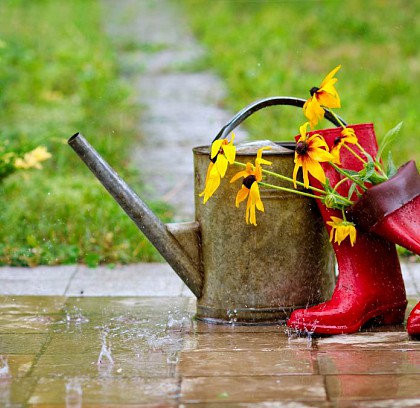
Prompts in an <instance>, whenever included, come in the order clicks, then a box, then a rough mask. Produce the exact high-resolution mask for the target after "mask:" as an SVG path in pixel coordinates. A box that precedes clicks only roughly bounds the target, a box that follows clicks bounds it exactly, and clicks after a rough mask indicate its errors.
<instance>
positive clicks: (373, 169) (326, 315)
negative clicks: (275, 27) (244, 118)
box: [200, 66, 420, 335]
mask: <svg viewBox="0 0 420 408" xmlns="http://www.w3.org/2000/svg"><path fill="white" fill-rule="evenodd" d="M340 67H341V66H338V67H336V68H335V69H333V70H332V71H331V72H330V73H329V74H328V75H327V76H326V77H325V79H324V80H323V81H322V83H321V85H320V86H319V87H313V88H312V89H311V90H310V98H309V99H308V100H306V101H305V103H304V104H303V112H304V115H305V117H306V118H307V121H306V122H305V123H304V124H303V125H301V126H300V129H299V130H300V134H299V135H298V136H297V137H296V145H295V159H294V163H295V166H294V171H293V175H292V177H287V176H285V175H283V174H278V173H275V172H273V171H271V170H270V165H271V162H270V161H268V160H266V159H264V157H263V156H264V151H266V150H269V149H271V147H270V146H265V147H262V148H260V149H259V150H258V153H257V156H256V158H255V161H254V163H250V162H248V163H246V164H245V163H240V162H238V161H236V160H235V155H236V147H235V145H234V134H233V133H232V135H231V139H230V140H228V139H227V138H220V136H221V134H219V135H218V136H217V137H216V138H215V140H214V141H213V143H212V146H211V153H210V164H209V167H208V170H207V176H206V182H205V188H204V190H203V191H202V192H201V194H200V196H201V197H203V202H204V203H206V202H207V201H208V200H209V199H210V198H211V196H212V195H213V194H214V193H215V192H216V190H217V188H218V187H219V185H220V183H221V180H222V179H223V178H224V177H225V175H226V171H227V168H228V166H230V165H235V166H238V168H239V171H238V172H237V173H236V175H234V176H233V178H231V180H230V182H231V183H237V182H238V181H239V180H241V181H242V182H241V185H240V188H239V191H238V193H237V195H236V203H235V205H236V207H240V205H241V203H242V202H244V201H246V206H245V222H246V223H249V224H252V225H254V226H257V210H258V211H261V212H264V203H263V201H262V200H261V195H260V190H259V187H260V186H263V187H264V188H265V189H274V190H276V189H278V190H282V191H288V192H293V193H295V194H300V195H306V196H309V197H313V198H315V199H316V200H317V203H318V207H319V209H320V211H321V214H322V217H323V220H324V223H325V226H326V228H327V231H328V233H329V236H330V241H331V242H332V245H333V249H334V252H335V255H336V259H337V263H338V271H339V275H338V280H337V283H336V287H335V289H334V293H333V295H332V298H331V299H330V300H328V301H326V302H324V303H321V304H319V305H316V306H314V307H311V308H308V309H298V310H295V311H294V312H293V313H292V314H291V316H290V318H289V320H288V326H289V327H291V328H293V329H296V330H298V331H309V332H315V333H320V334H339V333H352V332H355V331H358V330H360V328H361V327H362V326H363V325H365V324H366V323H367V322H369V321H371V320H373V319H374V320H376V321H377V322H379V323H382V324H399V323H402V322H403V321H404V314H405V309H406V305H407V300H406V294H405V289H404V282H403V280H402V276H401V268H400V265H399V260H398V256H397V252H396V249H395V245H394V244H399V245H402V246H404V247H406V248H408V249H409V250H411V251H413V252H415V253H417V254H420V176H419V173H418V171H417V168H416V165H415V163H414V162H409V163H407V164H406V165H404V166H402V167H401V168H400V169H399V170H397V169H396V167H395V165H394V164H393V162H392V158H391V156H389V159H388V165H387V167H386V168H385V167H384V165H383V162H382V154H383V152H384V150H385V149H386V148H387V147H388V146H389V144H390V143H391V142H392V141H393V140H394V139H395V138H396V136H397V134H398V131H399V130H400V128H401V124H398V125H397V126H396V127H394V128H393V129H392V130H390V131H389V132H388V133H387V134H386V135H385V136H384V137H383V139H382V143H381V146H380V147H378V144H377V141H376V136H375V133H374V128H373V124H371V123H368V124H356V125H347V124H346V123H345V122H344V121H343V120H342V119H341V118H340V117H339V116H338V115H336V114H335V112H334V111H333V109H336V108H340V107H341V101H340V98H339V95H338V93H337V90H336V88H335V84H336V82H337V78H335V75H336V73H337V72H338V70H339V69H340ZM324 116H325V117H328V118H329V119H330V120H331V118H332V119H333V120H332V121H333V122H334V123H336V124H337V125H338V126H337V127H336V128H332V129H323V130H313V129H314V128H315V127H316V126H317V125H318V123H319V121H320V120H321V119H322V118H324ZM309 128H310V129H312V130H309ZM268 175H269V176H270V179H271V180H273V177H274V178H277V179H278V180H281V181H282V183H283V184H282V185H281V186H280V185H274V184H272V183H270V184H268V183H267V182H266V181H265V177H266V176H268ZM300 175H301V176H302V177H301V178H299V176H300ZM285 181H286V182H288V183H290V187H284V182H285ZM407 329H408V332H409V333H410V334H411V335H419V334H420V303H419V304H418V305H417V306H416V308H415V309H414V310H413V312H412V313H411V315H410V318H409V320H408V327H407Z"/></svg>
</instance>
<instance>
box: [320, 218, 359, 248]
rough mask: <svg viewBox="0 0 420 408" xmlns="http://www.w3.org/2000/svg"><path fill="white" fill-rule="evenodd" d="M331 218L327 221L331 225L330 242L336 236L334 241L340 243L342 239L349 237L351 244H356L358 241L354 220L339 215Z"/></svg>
mask: <svg viewBox="0 0 420 408" xmlns="http://www.w3.org/2000/svg"><path fill="white" fill-rule="evenodd" d="M331 220H332V221H327V224H328V225H329V226H330V227H331V232H330V242H332V240H333V238H334V242H337V243H338V245H340V244H341V242H342V241H344V240H345V239H346V238H347V237H349V238H350V243H351V246H354V244H355V242H356V226H355V225H354V224H353V223H352V222H349V221H345V220H342V219H341V218H338V217H331Z"/></svg>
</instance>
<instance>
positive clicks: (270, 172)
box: [234, 161, 326, 195]
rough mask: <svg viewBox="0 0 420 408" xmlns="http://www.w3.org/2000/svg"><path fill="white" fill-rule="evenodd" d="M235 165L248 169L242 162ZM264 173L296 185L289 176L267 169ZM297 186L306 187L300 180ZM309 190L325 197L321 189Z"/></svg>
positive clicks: (313, 188) (263, 170) (312, 188)
mask: <svg viewBox="0 0 420 408" xmlns="http://www.w3.org/2000/svg"><path fill="white" fill-rule="evenodd" d="M234 164H237V165H239V166H242V167H246V164H245V163H240V162H237V161H235V162H234ZM262 172H263V173H264V174H268V175H270V176H273V177H277V178H278V179H280V180H284V181H288V182H289V183H294V180H293V179H291V178H290V177H287V176H283V175H282V174H278V173H274V172H272V171H269V170H265V169H262ZM296 184H297V185H298V186H301V187H304V188H305V185H304V184H303V183H302V182H300V181H298V180H296ZM309 188H310V189H311V190H313V191H316V192H317V193H320V194H324V195H325V194H326V193H325V191H324V190H321V189H319V188H316V187H312V186H309Z"/></svg>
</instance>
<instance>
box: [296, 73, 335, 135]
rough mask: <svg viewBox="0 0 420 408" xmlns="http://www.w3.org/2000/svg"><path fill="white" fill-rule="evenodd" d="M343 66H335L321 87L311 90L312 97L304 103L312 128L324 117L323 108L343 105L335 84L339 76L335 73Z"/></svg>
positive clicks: (305, 112)
mask: <svg viewBox="0 0 420 408" xmlns="http://www.w3.org/2000/svg"><path fill="white" fill-rule="evenodd" d="M340 68H341V65H339V66H337V67H335V68H334V69H333V70H332V71H331V72H330V73H329V74H328V75H327V76H326V77H325V78H324V80H323V81H322V83H321V85H320V87H319V88H318V87H316V86H314V87H313V88H312V89H311V90H310V91H309V92H310V94H311V97H310V98H309V99H308V100H307V101H306V102H305V104H304V105H303V112H304V114H305V116H306V117H307V118H308V120H309V123H310V125H311V128H314V127H315V126H316V124H317V123H318V121H319V120H320V119H322V118H323V117H324V114H325V110H324V109H323V108H339V107H340V106H341V103H340V97H339V96H338V93H337V90H336V89H335V87H334V84H335V83H336V82H337V78H334V75H335V74H336V73H337V71H338V70H339V69H340Z"/></svg>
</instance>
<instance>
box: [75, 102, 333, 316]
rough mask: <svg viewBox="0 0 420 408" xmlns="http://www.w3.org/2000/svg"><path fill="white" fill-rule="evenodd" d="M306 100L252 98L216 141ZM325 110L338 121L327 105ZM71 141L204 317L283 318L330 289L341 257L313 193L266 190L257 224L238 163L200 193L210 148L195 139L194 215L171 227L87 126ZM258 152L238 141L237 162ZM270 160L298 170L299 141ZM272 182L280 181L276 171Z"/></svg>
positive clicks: (279, 146) (288, 171) (285, 170)
mask: <svg viewBox="0 0 420 408" xmlns="http://www.w3.org/2000/svg"><path fill="white" fill-rule="evenodd" d="M304 102H305V100H303V99H298V98H290V97H273V98H267V99H263V100H261V101H258V102H256V103H253V104H251V105H249V106H247V107H246V108H244V109H243V110H242V111H240V112H239V113H238V114H237V115H235V116H234V117H233V118H232V119H231V120H230V121H229V122H228V123H227V124H226V125H225V126H224V127H223V128H222V130H221V131H220V132H219V134H218V135H217V136H216V139H217V138H225V137H227V136H228V135H229V134H230V133H231V131H232V130H233V129H235V128H236V127H237V126H238V125H239V124H240V123H241V122H242V121H243V120H244V119H246V118H247V117H248V116H250V115H251V114H253V113H254V112H256V111H258V110H259V109H261V108H264V107H267V106H272V105H293V106H298V107H302V106H303V104H304ZM326 118H327V119H329V120H330V121H331V122H333V123H335V124H336V125H337V123H336V121H335V119H334V118H333V117H332V116H331V115H329V114H328V112H327V113H326ZM69 144H70V146H71V147H72V148H73V149H74V150H75V151H76V153H78V155H79V156H80V157H81V159H82V160H83V161H84V162H85V164H86V165H87V166H88V167H89V169H90V170H91V171H92V172H93V173H94V175H95V176H96V177H97V178H98V179H99V180H100V181H101V183H102V184H103V185H104V187H105V188H106V189H107V190H108V192H109V193H110V194H111V195H112V196H113V197H114V199H115V200H116V201H117V202H118V204H119V205H120V206H121V207H122V208H123V210H124V211H125V212H126V213H127V214H128V215H129V216H130V218H131V219H132V220H133V221H134V222H135V224H136V225H137V226H138V227H139V229H140V230H141V231H142V232H143V233H144V234H145V235H146V237H147V238H148V239H149V240H150V242H151V243H152V244H153V245H154V246H155V247H156V248H157V250H158V251H159V252H160V253H161V255H162V256H163V257H164V258H165V259H166V261H167V262H168V263H169V264H170V265H171V267H172V268H173V269H174V271H175V272H176V273H177V274H178V275H179V276H180V278H181V279H182V280H183V281H184V282H185V284H186V285H187V286H188V287H189V288H190V289H191V291H192V292H193V293H194V295H195V296H196V297H197V314H196V317H197V318H198V319H201V320H205V321H207V322H213V323H237V324H278V323H281V322H282V321H285V319H287V318H288V316H289V314H290V313H291V311H293V310H294V309H296V308H304V307H308V306H311V305H314V304H318V303H321V302H323V301H325V300H327V299H328V298H329V297H330V295H331V293H332V290H333V285H334V256H333V252H332V248H331V245H330V243H329V240H328V236H327V234H326V231H325V227H324V224H323V222H322V218H321V216H320V214H319V212H318V208H317V205H316V203H315V202H314V200H313V199H311V198H307V197H304V196H301V195H297V194H293V193H285V192H283V191H278V190H276V191H272V190H265V189H264V188H261V189H260V192H261V198H262V201H263V203H264V207H265V212H264V213H259V214H258V226H257V227H255V226H253V225H247V224H246V223H245V217H244V209H243V208H242V209H240V210H238V209H237V208H236V207H235V196H236V193H237V191H238V189H239V188H240V186H237V188H235V187H236V186H234V185H232V184H230V183H229V180H230V178H231V177H232V176H233V174H235V173H236V172H237V171H238V170H239V169H238V168H234V167H236V166H230V167H229V169H228V172H227V174H226V176H225V179H224V180H222V183H221V185H220V187H219V189H218V190H217V191H216V193H215V194H214V196H213V197H211V199H210V200H209V201H208V202H207V203H206V204H203V203H202V199H200V198H199V197H198V194H199V193H200V192H201V191H203V189H204V182H205V177H206V172H207V167H208V165H209V152H210V146H204V147H196V148H194V149H193V154H194V174H195V220H194V221H192V222H187V223H177V224H166V225H165V224H163V223H162V222H161V221H160V220H159V219H158V218H157V217H156V216H155V215H154V214H153V213H152V211H151V210H150V209H149V208H148V207H147V206H146V204H145V203H144V202H143V201H142V200H141V199H140V198H139V197H138V196H137V195H136V194H135V193H134V192H133V191H132V189H131V188H130V187H129V186H128V185H127V184H126V183H125V182H124V181H123V180H122V179H121V178H120V177H119V176H118V174H117V173H116V172H115V171H114V170H113V169H112V168H111V167H110V166H109V165H108V164H107V163H106V162H105V161H104V159H103V158H102V157H101V156H99V154H98V153H97V152H96V151H95V150H94V149H93V148H92V146H90V144H89V143H88V142H87V141H86V139H84V137H83V136H82V135H81V134H80V133H77V134H75V135H74V136H72V137H71V138H70V139H69ZM255 155H256V148H255V147H253V146H252V144H250V146H248V147H247V148H244V149H241V148H239V147H238V152H237V157H236V160H237V161H240V162H243V163H246V162H247V161H249V162H253V161H254V159H255ZM264 158H266V159H267V160H270V161H272V162H273V164H272V167H271V169H270V170H273V171H275V172H278V173H281V174H284V175H287V176H290V177H291V175H292V172H293V166H294V143H281V142H280V143H276V148H274V149H272V150H270V151H268V152H265V154H264ZM267 182H268V183H270V182H273V180H270V178H268V179H267ZM273 184H278V181H275V182H273ZM284 186H286V187H290V185H289V184H284Z"/></svg>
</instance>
